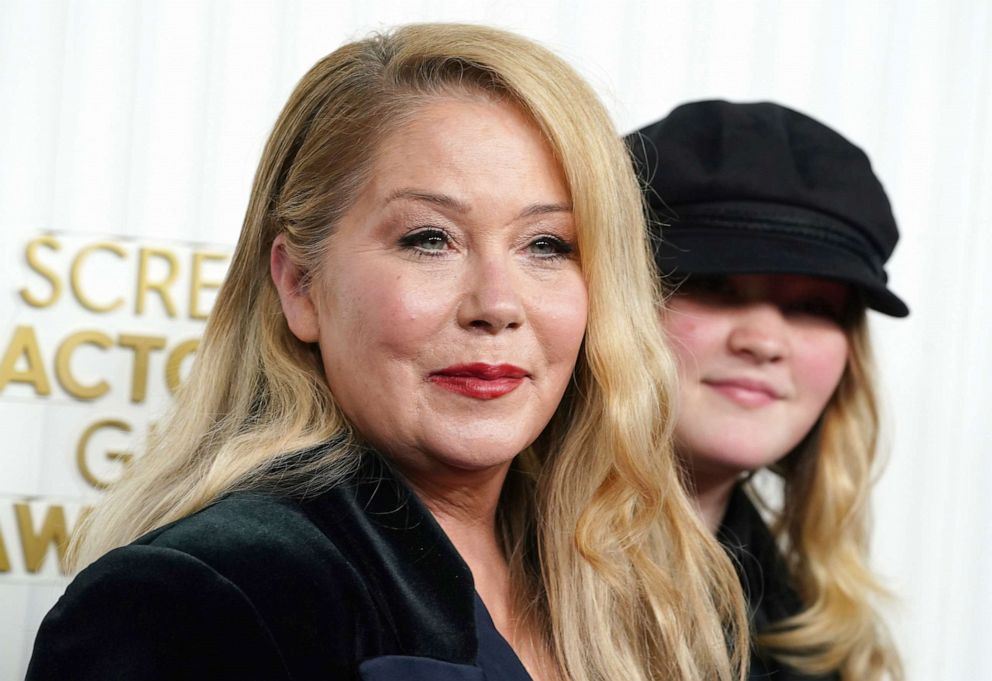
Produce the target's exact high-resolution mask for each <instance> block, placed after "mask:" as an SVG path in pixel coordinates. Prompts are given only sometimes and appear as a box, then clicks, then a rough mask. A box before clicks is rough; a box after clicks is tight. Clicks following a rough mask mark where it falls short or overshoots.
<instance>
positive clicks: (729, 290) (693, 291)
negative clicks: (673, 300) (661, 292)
mask: <svg viewBox="0 0 992 681" xmlns="http://www.w3.org/2000/svg"><path fill="white" fill-rule="evenodd" d="M675 293H676V295H679V294H681V295H687V296H695V297H697V298H706V299H710V300H720V301H722V302H732V301H733V300H734V299H736V298H737V289H736V288H734V285H733V284H732V283H731V282H730V281H729V280H728V279H727V278H726V277H719V276H716V277H714V276H705V275H703V276H698V275H697V276H691V277H689V278H688V279H686V280H685V281H683V282H682V283H681V284H679V286H678V288H677V289H676V291H675Z"/></svg>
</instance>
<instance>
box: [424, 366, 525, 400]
mask: <svg viewBox="0 0 992 681" xmlns="http://www.w3.org/2000/svg"><path fill="white" fill-rule="evenodd" d="M529 375H530V374H528V373H527V372H526V371H524V370H523V369H521V368H520V367H518V366H513V365H512V364H484V363H482V362H474V363H472V364H455V365H452V366H450V367H447V368H445V369H441V370H439V371H434V372H432V373H431V374H430V375H429V376H428V377H427V380H428V381H430V382H431V383H433V384H434V385H436V386H438V387H439V388H444V389H445V390H450V391H451V392H453V393H458V394H459V395H464V396H466V397H472V398H474V399H477V400H494V399H496V398H497V397H502V396H503V395H506V394H507V393H510V392H513V391H514V390H516V389H517V387H518V386H519V385H520V384H521V383H523V382H524V379H525V378H527V377H528V376H529Z"/></svg>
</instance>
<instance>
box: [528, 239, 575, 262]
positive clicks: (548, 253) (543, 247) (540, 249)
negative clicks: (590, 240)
mask: <svg viewBox="0 0 992 681" xmlns="http://www.w3.org/2000/svg"><path fill="white" fill-rule="evenodd" d="M527 250H528V251H530V252H531V253H532V254H534V255H536V256H538V257H541V258H563V257H565V256H567V255H569V254H570V253H572V252H573V251H574V250H575V249H574V248H573V247H572V245H571V244H570V243H568V242H567V241H565V240H564V239H559V238H558V237H556V236H551V235H544V236H539V237H537V238H536V239H534V240H533V241H531V242H530V243H529V244H528V245H527Z"/></svg>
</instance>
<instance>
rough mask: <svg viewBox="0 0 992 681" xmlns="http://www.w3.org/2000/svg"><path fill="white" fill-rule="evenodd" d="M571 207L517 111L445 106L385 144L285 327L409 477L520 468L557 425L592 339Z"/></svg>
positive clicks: (347, 409) (366, 432)
mask: <svg viewBox="0 0 992 681" xmlns="http://www.w3.org/2000/svg"><path fill="white" fill-rule="evenodd" d="M570 205H571V199H570V196H569V192H568V189H567V187H566V184H565V180H564V178H563V175H562V172H561V169H560V168H559V166H558V164H557V162H556V161H555V159H554V157H553V156H552V153H551V151H550V149H549V148H548V146H547V144H546V142H545V141H544V138H543V137H542V135H541V134H540V132H539V131H538V130H537V129H536V128H535V127H534V124H533V123H532V122H531V121H530V119H529V118H527V117H526V116H525V115H524V114H523V113H522V112H521V111H520V110H518V109H517V108H516V107H515V106H513V105H510V104H506V103H494V102H492V101H488V100H484V99H482V98H481V97H480V98H479V99H472V98H468V97H466V98H464V99H455V98H450V99H449V98H438V99H437V100H434V101H432V102H430V103H428V104H427V105H425V106H424V107H423V108H422V109H420V110H419V111H418V113H417V114H416V115H415V116H414V117H413V119H412V120H411V121H410V122H409V123H407V124H405V125H404V126H403V127H401V128H400V129H398V130H396V131H395V132H394V133H393V134H391V135H390V136H388V137H387V138H385V139H384V140H383V142H382V144H381V147H380V148H379V150H378V153H377V156H376V159H375V162H374V166H373V171H372V173H371V179H370V181H369V183H368V185H367V186H366V187H365V188H364V190H363V191H362V192H361V194H360V195H359V197H358V199H357V201H356V203H355V205H354V206H353V207H352V208H351V210H350V211H349V212H348V213H347V214H346V215H344V217H343V218H342V219H341V221H340V223H339V224H338V225H337V226H336V227H335V230H334V233H333V236H332V238H331V241H330V246H329V250H328V252H327V255H326V258H325V259H324V261H323V263H322V266H321V269H320V272H319V275H318V277H317V280H316V281H315V283H314V284H313V286H312V287H311V289H310V290H309V292H308V293H307V294H306V296H307V297H308V301H309V303H310V304H311V305H312V320H310V321H306V319H307V318H306V315H304V320H303V321H304V322H305V323H300V322H299V320H296V321H294V318H293V314H291V313H289V312H288V313H287V318H289V321H290V325H291V328H293V330H294V333H296V335H297V336H298V337H300V338H301V339H302V340H304V341H308V342H317V343H318V344H319V346H320V353H321V356H322V358H323V363H324V371H325V374H326V378H327V382H328V384H329V385H330V387H331V391H332V392H333V394H334V397H335V399H336V401H337V403H338V404H339V405H340V407H341V409H342V410H343V411H344V413H345V414H346V415H347V417H348V419H349V420H350V421H351V423H352V424H354V426H355V427H356V428H357V430H358V431H359V432H360V433H361V434H362V435H363V436H364V437H365V438H367V439H368V440H369V441H370V442H371V443H372V444H373V445H375V446H377V447H378V448H379V449H380V450H382V451H383V452H385V453H386V454H387V455H389V457H390V458H391V459H392V460H393V461H394V462H396V463H397V464H399V465H400V467H401V468H406V469H407V471H408V472H409V473H416V474H418V475H423V474H427V475H428V476H429V475H431V474H432V473H433V474H442V473H443V474H450V473H452V472H457V471H458V470H464V471H478V470H480V469H487V468H492V467H500V466H503V467H505V466H508V465H509V462H510V461H511V460H512V458H513V457H514V456H515V455H516V454H518V453H519V452H520V451H521V450H523V449H524V448H525V447H527V446H528V445H529V444H531V443H532V442H533V441H534V440H535V439H536V438H537V436H538V435H539V434H540V433H541V431H542V430H543V429H544V427H545V425H546V424H547V423H548V421H549V420H550V419H551V416H552V414H553V413H554V411H555V408H556V407H557V406H558V403H559V402H560V400H561V397H562V394H563V392H564V390H565V387H566V386H567V385H568V382H569V380H570V378H571V375H572V370H573V368H574V366H575V361H576V357H577V355H578V352H579V347H580V345H581V343H582V337H583V334H584V332H585V326H586V307H587V297H586V286H585V282H584V279H583V276H582V271H581V268H580V265H579V259H578V253H577V252H576V229H575V225H574V223H573V219H572V213H571V208H570ZM274 271H275V270H274ZM277 282H278V275H277ZM285 303H286V299H285V296H284V307H285Z"/></svg>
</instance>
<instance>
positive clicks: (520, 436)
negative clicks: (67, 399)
mask: <svg viewBox="0 0 992 681" xmlns="http://www.w3.org/2000/svg"><path fill="white" fill-rule="evenodd" d="M655 286H656V283H655V277H654V274H653V269H652V267H651V265H650V253H649V250H648V248H647V239H646V238H645V233H644V222H643V217H642V214H641V209H640V196H639V190H638V186H637V182H636V180H635V177H634V173H633V170H632V168H631V165H630V161H629V157H628V156H627V153H626V150H625V148H624V147H623V145H622V143H621V142H620V141H619V139H618V138H617V136H616V135H615V131H614V129H613V128H612V126H611V124H610V122H609V119H608V117H607V115H606V113H605V111H604V109H603V108H602V106H601V105H600V104H599V103H598V102H597V100H596V98H595V97H594V95H593V94H592V92H591V91H590V89H589V88H588V87H587V86H586V85H585V84H584V83H583V82H582V81H581V80H580V79H579V78H578V77H577V76H576V74H575V73H574V72H573V71H572V70H571V69H570V68H569V67H567V66H566V65H565V64H564V63H563V62H561V61H560V60H559V59H558V58H557V57H555V56H554V55H552V54H550V53H549V52H547V51H546V50H544V49H542V48H540V47H538V46H536V45H534V44H533V43H531V42H529V41H527V40H524V39H522V38H519V37H516V36H514V35H511V34H508V33H504V32H500V31H496V30H490V29H486V28H480V27H471V26H461V25H417V26H408V27H405V28H400V29H398V30H395V31H393V32H389V33H386V34H383V35H375V36H372V37H370V38H368V39H366V40H361V41H358V42H355V43H351V44H348V45H345V46H344V47H342V48H340V49H339V50H337V51H336V52H334V53H333V54H331V55H330V56H328V57H327V58H325V59H323V60H322V61H320V62H319V63H317V64H316V65H315V66H314V67H313V68H312V69H311V70H310V72H309V73H307V74H306V75H305V76H304V77H303V79H302V81H301V82H300V83H299V85H298V86H297V88H296V90H295V91H294V92H293V94H292V95H291V97H290V100H289V102H288V103H287V105H286V107H285V109H284V110H283V112H282V114H281V116H280V117H279V120H278V121H277V123H276V125H275V129H274V131H273V133H272V135H271V137H270V139H269V142H268V145H267V146H266V149H265V152H264V154H263V157H262V160H261V164H260V166H259V169H258V173H257V176H256V179H255V184H254V187H253V189H252V193H251V201H250V204H249V207H248V211H247V215H246V218H245V222H244V227H243V230H242V234H241V238H240V240H239V243H238V247H237V250H236V253H235V256H234V259H233V263H232V266H231V269H230V273H229V275H228V279H227V281H226V283H225V284H224V287H223V289H222V290H221V292H220V295H219V297H218V300H217V304H216V307H215V310H214V313H213V316H212V317H211V319H210V321H209V323H208V326H207V331H206V334H205V337H204V340H203V344H202V346H201V349H200V351H199V355H198V358H197V361H196V365H195V367H194V369H193V373H192V376H191V378H190V379H189V381H188V382H187V384H186V385H185V387H184V388H183V390H182V391H181V394H180V395H179V396H178V397H177V400H176V406H175V409H174V412H173V413H172V415H171V418H170V419H169V421H168V422H167V424H166V425H165V426H164V427H161V428H160V433H159V436H158V438H157V439H156V440H155V441H154V442H153V443H151V446H150V448H149V451H148V452H147V454H146V455H145V456H144V457H143V458H142V460H140V461H139V462H138V463H137V464H136V465H135V466H134V467H133V469H132V471H131V473H130V475H129V477H127V478H126V479H125V480H124V481H122V482H121V483H120V484H119V485H117V486H116V487H115V488H114V489H113V490H112V491H111V492H110V493H109V494H108V497H107V498H106V500H105V501H104V503H103V504H102V505H101V506H100V507H99V508H97V509H96V510H95V511H94V512H93V514H91V515H90V516H89V517H88V519H87V522H86V525H85V528H84V530H83V532H82V533H81V534H80V535H79V536H78V537H77V538H76V539H75V542H74V545H73V549H74V555H75V561H76V566H77V567H84V566H86V565H87V564H90V563H92V564H90V565H89V567H86V569H84V570H83V571H82V572H81V573H80V574H79V575H78V576H77V578H76V579H75V580H74V582H73V583H72V585H70V587H69V589H68V590H67V592H66V594H65V596H64V597H63V598H62V599H61V600H60V602H59V603H58V604H57V605H56V607H55V608H54V609H53V610H52V612H51V613H50V614H49V615H48V617H47V618H46V620H45V621H44V623H43V624H42V627H41V630H40V633H39V635H38V639H37V642H36V645H35V652H34V656H33V658H32V662H31V667H30V669H29V672H28V677H29V678H30V679H56V678H58V679H65V678H72V679H107V678H117V679H122V678H123V679H141V680H142V681H146V680H147V679H157V678H162V679H175V678H184V679H193V678H210V679H248V678H264V679H316V678H321V679H327V678H332V679H357V678H361V679H368V680H373V679H380V680H381V679H398V678H402V679H432V680H433V679H484V678H489V679H505V680H509V681H512V680H514V679H542V680H547V679H565V678H568V679H575V680H576V681H586V680H592V679H596V680H601V679H624V680H625V681H628V680H633V681H637V680H644V681H646V680H648V679H676V678H677V679H689V680H696V681H704V680H705V681H709V680H711V679H724V680H729V679H733V678H740V675H741V674H743V669H744V662H743V658H744V657H746V654H747V650H746V648H747V635H746V610H745V608H744V603H743V599H742V597H741V594H740V588H739V584H738V582H737V579H736V575H735V573H734V571H733V567H732V565H731V564H730V562H729V561H728V560H727V557H726V556H725V555H724V553H723V551H722V549H721V548H720V546H719V545H718V544H717V543H716V542H715V541H714V540H713V538H712V537H711V536H709V534H708V533H707V532H706V530H705V528H704V527H703V526H702V524H701V523H699V521H698V519H697V518H696V517H695V514H694V512H693V509H692V505H691V503H690V502H689V500H688V498H687V497H686V496H685V495H684V493H683V492H682V491H681V489H682V488H681V484H680V480H679V479H678V476H677V473H676V467H675V464H674V462H673V454H672V451H671V449H670V447H669V445H668V438H669V436H670V424H669V419H668V409H669V397H670V393H669V390H670V389H669V381H670V379H671V378H672V375H673V374H674V365H673V364H672V362H671V360H670V359H669V357H668V355H667V354H666V351H665V349H664V347H663V346H662V344H661V342H660V340H659V338H658V336H657V333H656V331H655V323H656V322H655V306H654V305H655V301H656V300H657V298H656V296H655ZM101 556H102V557H101ZM93 561H95V562H93Z"/></svg>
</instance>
